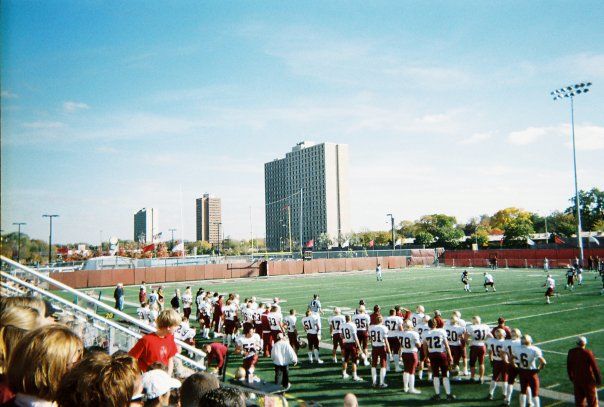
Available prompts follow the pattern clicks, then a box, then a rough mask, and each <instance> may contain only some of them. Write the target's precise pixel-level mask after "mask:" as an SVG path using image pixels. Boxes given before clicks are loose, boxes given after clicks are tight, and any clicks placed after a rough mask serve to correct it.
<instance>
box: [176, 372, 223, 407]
mask: <svg viewBox="0 0 604 407" xmlns="http://www.w3.org/2000/svg"><path fill="white" fill-rule="evenodd" d="M218 387H220V382H219V381H218V379H217V378H216V376H214V375H211V374H208V373H203V372H200V373H193V374H192V375H191V376H189V377H187V378H186V379H185V381H184V382H183V383H182V386H181V388H180V407H199V406H200V405H201V404H200V400H201V398H202V397H203V396H204V394H206V393H207V392H209V391H211V390H214V389H217V388H218Z"/></svg>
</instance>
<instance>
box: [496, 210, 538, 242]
mask: <svg viewBox="0 0 604 407" xmlns="http://www.w3.org/2000/svg"><path fill="white" fill-rule="evenodd" d="M491 226H492V227H493V228H498V229H501V230H503V233H504V235H505V242H506V243H508V244H511V242H512V241H518V240H522V239H526V238H527V237H528V236H529V235H530V234H531V233H534V232H535V229H534V228H533V221H532V219H531V213H530V212H528V211H525V210H523V209H520V208H515V207H509V208H505V209H501V210H499V211H497V212H495V214H494V215H493V216H492V217H491Z"/></svg>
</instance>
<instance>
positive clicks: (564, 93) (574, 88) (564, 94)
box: [550, 82, 591, 267]
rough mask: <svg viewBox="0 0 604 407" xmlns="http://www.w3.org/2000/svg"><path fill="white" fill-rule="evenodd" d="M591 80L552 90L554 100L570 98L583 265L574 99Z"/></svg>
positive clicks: (581, 260)
mask: <svg viewBox="0 0 604 407" xmlns="http://www.w3.org/2000/svg"><path fill="white" fill-rule="evenodd" d="M590 86H591V82H582V83H577V84H574V85H570V86H567V87H565V88H560V89H556V90H553V91H552V92H550V95H551V96H552V98H553V99H554V100H558V99H562V98H568V99H570V128H571V135H572V139H573V170H574V174H575V206H576V209H577V241H578V242H579V262H580V265H581V267H582V266H583V239H582V238H581V209H580V206H581V205H580V202H579V188H578V184H577V152H576V148H575V106H574V99H575V96H578V95H580V94H582V93H587V92H589V87H590Z"/></svg>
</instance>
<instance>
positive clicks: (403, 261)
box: [50, 250, 434, 288]
mask: <svg viewBox="0 0 604 407" xmlns="http://www.w3.org/2000/svg"><path fill="white" fill-rule="evenodd" d="M415 254H416V255H417V257H416V258H412V259H408V258H406V257H398V256H396V257H395V256H392V257H377V258H376V257H362V258H353V259H314V260H310V261H267V262H254V263H251V264H245V263H227V264H207V265H201V266H174V267H142V268H137V269H112V270H78V271H74V272H66V273H51V274H50V277H51V278H54V279H56V280H58V281H60V282H62V283H64V284H67V285H69V286H70V287H73V288H88V287H111V286H115V285H116V284H117V283H123V284H124V285H133V284H140V283H141V282H142V281H145V282H146V283H154V284H155V283H167V282H178V281H196V280H210V279H212V280H216V279H229V278H249V277H258V276H260V275H269V276H285V275H295V274H315V273H330V272H337V271H360V270H373V269H375V267H376V266H377V264H378V263H380V264H381V265H382V269H400V268H403V267H407V266H408V265H409V264H432V263H433V262H434V252H433V251H432V250H418V251H417V253H415ZM264 270H265V271H264ZM264 273H265V274H264Z"/></svg>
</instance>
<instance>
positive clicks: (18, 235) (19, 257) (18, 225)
mask: <svg viewBox="0 0 604 407" xmlns="http://www.w3.org/2000/svg"><path fill="white" fill-rule="evenodd" d="M13 225H16V226H17V227H18V228H19V229H18V230H19V232H18V233H17V263H19V262H20V261H19V260H21V226H22V225H27V223H25V222H13Z"/></svg>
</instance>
